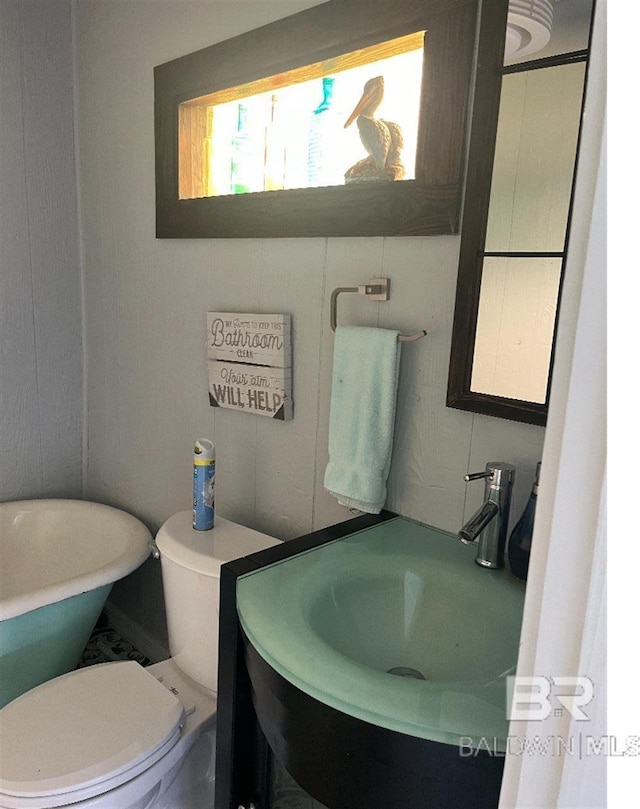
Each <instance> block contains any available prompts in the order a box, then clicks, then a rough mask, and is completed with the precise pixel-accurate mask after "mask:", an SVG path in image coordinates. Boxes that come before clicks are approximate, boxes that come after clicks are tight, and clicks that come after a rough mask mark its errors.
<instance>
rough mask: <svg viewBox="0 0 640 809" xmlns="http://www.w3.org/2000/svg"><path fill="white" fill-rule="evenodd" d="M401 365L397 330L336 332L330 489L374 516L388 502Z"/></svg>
mask: <svg viewBox="0 0 640 809" xmlns="http://www.w3.org/2000/svg"><path fill="white" fill-rule="evenodd" d="M399 366H400V343H399V342H398V332H397V331H389V330H387V329H373V328H361V327H357V326H344V327H339V328H337V329H336V338H335V345H334V349H333V383H332V388H331V413H330V416H329V463H328V464H327V469H326V472H325V476H324V487H325V489H327V491H328V492H329V493H330V494H332V495H334V497H337V498H338V502H340V503H341V504H342V505H345V506H349V507H350V508H356V509H358V510H359V511H365V512H367V513H369V514H378V513H379V512H380V511H381V510H382V508H383V506H384V504H385V500H386V499H387V477H388V476H389V467H390V465H391V451H392V448H393V428H394V421H395V413H396V392H397V388H398V370H399Z"/></svg>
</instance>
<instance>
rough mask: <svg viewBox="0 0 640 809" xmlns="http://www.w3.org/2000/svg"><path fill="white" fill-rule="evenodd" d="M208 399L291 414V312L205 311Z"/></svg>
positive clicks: (270, 414) (247, 409)
mask: <svg viewBox="0 0 640 809" xmlns="http://www.w3.org/2000/svg"><path fill="white" fill-rule="evenodd" d="M207 357H208V366H209V368H208V371H209V403H210V404H211V407H226V408H230V409H231V410H240V411H242V412H244V413H255V414H257V415H259V416H268V417H269V418H272V419H281V420H283V421H286V420H289V419H292V418H293V399H292V397H291V315H263V314H239V313H236V312H208V313H207Z"/></svg>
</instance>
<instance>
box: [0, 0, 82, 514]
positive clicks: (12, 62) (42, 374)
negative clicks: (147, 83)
mask: <svg viewBox="0 0 640 809" xmlns="http://www.w3.org/2000/svg"><path fill="white" fill-rule="evenodd" d="M71 19H72V17H71V3H70V2H68V0H60V2H55V3H51V2H48V0H0V501H3V500H13V499H22V498H28V497H52V496H64V497H77V496H80V494H81V484H82V478H81V470H82V423H83V390H82V341H81V336H82V325H81V287H80V269H79V263H78V238H77V227H78V225H77V209H76V179H75V177H76V175H75V164H74V161H75V156H74V132H73V61H72V45H71V43H72V26H71Z"/></svg>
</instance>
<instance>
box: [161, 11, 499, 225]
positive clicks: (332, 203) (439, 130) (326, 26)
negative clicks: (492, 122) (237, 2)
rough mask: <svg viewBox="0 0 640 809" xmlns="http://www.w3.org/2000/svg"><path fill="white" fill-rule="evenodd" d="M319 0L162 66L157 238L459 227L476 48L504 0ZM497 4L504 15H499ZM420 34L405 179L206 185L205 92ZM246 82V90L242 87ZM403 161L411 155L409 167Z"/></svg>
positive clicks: (228, 89) (490, 44)
mask: <svg viewBox="0 0 640 809" xmlns="http://www.w3.org/2000/svg"><path fill="white" fill-rule="evenodd" d="M482 5H483V11H482V12H481V20H480V26H479V28H478V2H477V0H368V2H366V3H364V2H362V0H329V2H327V3H324V4H322V5H320V6H315V7H313V8H311V9H308V10H307V11H303V12H301V13H299V14H295V15H293V16H291V17H287V18H285V19H282V20H278V21H276V22H274V23H271V24H269V25H266V26H264V27H262V28H258V29H256V30H254V31H250V32H248V33H246V34H241V35H239V36H237V37H234V38H232V39H229V40H226V41H224V42H220V43H217V44H215V45H212V46H210V47H208V48H205V49H203V50H201V51H197V52H195V53H192V54H189V55H187V56H184V57H181V58H179V59H175V60H173V61H171V62H167V63H166V64H163V65H160V66H158V67H156V68H155V70H154V78H155V139H156V235H157V237H158V238H222V237H224V238H229V237H236V238H238V237H260V238H264V237H291V236H420V235H436V234H451V233H456V232H458V229H459V221H460V209H461V199H462V188H463V178H464V172H465V157H466V145H467V144H466V137H467V124H468V118H469V103H470V97H471V91H472V87H473V83H474V78H475V81H476V82H477V81H482V76H483V73H482V70H479V71H478V73H477V76H474V57H475V53H476V50H475V49H476V45H477V42H476V35H477V32H478V30H479V31H480V42H479V54H480V57H479V58H482V55H483V53H485V52H486V53H488V52H490V51H491V50H492V49H493V50H495V49H496V45H495V42H494V41H493V40H492V36H493V37H495V31H496V30H500V28H501V27H502V29H504V11H502V12H501V11H500V9H498V10H496V8H495V6H496V5H497V6H501V5H502V4H500V3H499V4H494V3H484V4H482ZM501 15H502V16H501ZM421 32H425V33H424V46H423V58H422V76H421V90H420V98H419V102H418V103H419V112H418V132H417V144H416V151H415V155H416V156H415V171H413V172H411V173H410V175H408V176H412V179H403V180H398V181H395V182H381V183H375V184H374V183H350V184H344V185H329V186H326V187H313V188H294V189H286V190H268V191H258V192H255V193H243V194H229V193H223V194H219V195H215V196H208V195H207V193H208V192H207V190H206V187H205V186H206V183H205V182H204V180H203V179H202V178H203V175H204V173H205V172H204V170H203V168H202V164H203V150H204V144H205V143H206V140H207V137H208V134H209V128H208V127H209V123H208V113H207V100H208V99H209V100H210V99H211V98H214V99H215V98H218V99H219V98H223V97H225V94H226V95H227V96H229V94H230V96H231V97H234V96H233V94H234V91H236V90H237V88H241V87H243V86H246V85H249V84H251V83H256V82H257V83H258V84H260V83H262V85H263V86H266V87H267V88H268V87H270V86H275V84H274V83H277V82H281V81H282V77H283V74H287V73H289V72H293V71H300V70H301V69H302V70H303V71H304V69H305V68H307V67H308V66H316V68H315V69H316V70H317V65H318V64H321V65H322V64H332V65H334V66H335V64H339V62H340V60H341V59H344V58H345V55H346V54H352V53H353V52H355V51H360V50H362V49H368V48H369V49H370V48H373V49H374V50H375V48H376V46H382V45H383V43H388V42H389V41H391V40H396V39H398V38H400V37H407V36H409V35H415V34H416V33H421ZM243 92H244V91H243ZM411 168H413V166H412V167H411Z"/></svg>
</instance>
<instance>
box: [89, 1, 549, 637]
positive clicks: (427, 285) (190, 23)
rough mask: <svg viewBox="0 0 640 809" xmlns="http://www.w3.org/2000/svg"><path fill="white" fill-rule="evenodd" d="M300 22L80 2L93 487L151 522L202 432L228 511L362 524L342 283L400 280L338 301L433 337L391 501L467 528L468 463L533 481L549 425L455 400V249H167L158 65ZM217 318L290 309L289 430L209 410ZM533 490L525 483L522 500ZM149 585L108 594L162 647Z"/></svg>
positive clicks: (409, 359)
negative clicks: (344, 499)
mask: <svg viewBox="0 0 640 809" xmlns="http://www.w3.org/2000/svg"><path fill="white" fill-rule="evenodd" d="M294 5H297V8H298V9H301V8H303V7H304V6H305V5H307V6H309V5H312V3H310V2H307V3H306V4H305V3H304V1H303V0H301V2H299V3H298V4H294ZM152 7H153V8H152ZM293 10H294V8H293V5H292V3H290V2H277V1H276V0H274V2H272V3H269V4H264V3H261V2H259V0H255V2H250V1H249V0H247V2H244V3H239V4H236V5H235V6H234V14H233V15H225V16H220V15H216V14H215V12H214V11H213V10H212V8H211V7H210V6H209V4H203V3H200V2H186V1H185V2H182V1H181V2H166V3H153V4H143V3H134V4H128V3H117V4H115V3H104V2H103V0H83V2H82V3H80V4H79V5H78V11H77V14H78V25H77V58H78V98H79V110H78V123H79V144H80V154H81V170H80V171H81V175H80V180H81V191H82V194H81V197H82V220H83V231H84V244H83V248H84V254H85V295H86V306H87V341H88V345H87V352H88V358H87V374H88V379H87V391H88V437H89V457H88V474H87V481H88V487H87V493H88V494H89V495H90V496H92V497H95V498H96V499H101V500H106V501H111V502H114V503H116V504H118V505H120V506H122V507H124V508H127V509H128V510H130V511H132V512H133V513H136V514H138V515H140V516H142V517H143V518H144V519H145V520H146V521H147V522H148V523H149V525H151V526H152V527H155V528H157V527H159V526H160V524H161V523H162V522H163V521H164V520H165V519H166V518H167V517H169V516H170V515H171V514H172V513H173V512H175V511H180V510H184V509H188V508H190V502H191V478H190V473H191V453H192V449H193V441H194V439H195V438H196V437H198V436H203V437H205V436H208V437H210V438H212V439H213V440H214V442H215V444H216V453H217V479H216V507H217V509H218V511H219V513H220V514H221V515H222V516H225V517H228V518H229V519H232V520H235V521H237V522H240V523H243V524H245V525H248V526H250V527H252V528H257V529H259V530H262V531H265V532H266V533H269V534H273V535H275V536H277V537H279V538H282V539H288V538H290V537H292V536H296V535H299V534H304V533H306V532H309V531H312V530H315V529H319V528H321V527H323V526H326V525H329V524H332V523H336V522H340V521H343V520H346V519H348V518H349V517H350V516H351V514H350V513H349V511H348V509H345V508H343V507H342V506H340V505H338V503H337V500H336V499H335V498H334V497H331V496H330V495H329V494H327V492H325V490H324V486H323V480H324V472H325V468H326V465H327V460H328V427H329V404H330V396H331V376H332V366H333V333H332V331H331V328H330V325H329V299H330V295H331V291H332V290H333V289H334V287H337V286H352V285H354V286H355V285H358V284H362V283H365V282H366V281H368V280H369V278H371V277H375V276H379V275H386V276H389V277H390V278H391V300H390V301H389V302H387V303H372V302H371V301H368V300H364V299H363V298H362V297H361V296H358V295H347V294H345V295H341V296H340V299H339V306H338V323H339V324H344V325H347V324H348V325H374V326H375V325H380V326H383V327H386V328H395V327H398V328H402V329H403V330H407V331H415V330H417V329H420V328H426V329H428V330H429V336H427V337H426V338H424V340H422V341H420V344H419V345H411V344H409V345H405V346H403V355H404V364H403V365H402V368H401V379H400V388H399V411H398V416H399V418H398V429H397V431H396V452H395V454H394V458H393V463H392V470H391V476H390V481H389V492H390V499H389V505H390V506H391V508H394V509H396V510H398V511H400V512H401V513H403V514H407V515H408V516H410V517H413V518H414V519H418V520H422V521H425V522H432V523H434V524H435V525H437V526H438V527H440V528H444V529H447V530H452V531H454V530H458V528H459V527H460V526H461V525H462V523H463V520H464V518H465V515H468V514H470V512H471V511H473V510H474V509H475V508H477V506H478V505H479V504H480V501H481V499H482V491H483V486H482V484H481V483H480V484H479V485H477V486H471V485H467V484H465V482H464V479H463V478H464V474H465V473H466V472H467V471H468V466H469V464H470V463H473V465H474V467H476V468H483V467H484V464H485V463H486V462H487V461H489V460H504V461H507V462H509V461H511V459H512V454H513V453H512V451H511V449H510V447H511V446H516V447H517V448H518V459H519V460H520V461H523V462H524V460H526V463H527V470H529V469H535V462H536V461H537V460H539V458H540V452H541V448H542V440H543V437H544V430H543V429H541V428H528V427H526V426H523V425H519V424H516V423H510V422H507V421H504V420H502V419H490V418H481V417H477V416H474V415H473V414H470V413H465V412H463V411H457V410H452V409H449V408H446V406H445V397H446V378H447V369H448V363H449V350H450V340H451V326H452V319H453V300H454V291H455V284H456V272H457V262H458V251H459V239H458V238H457V237H437V238H417V239H383V238H371V239H366V238H342V239H338V238H336V239H293V240H287V239H264V240H261V239H217V240H216V239H214V240H197V239H191V240H180V239H177V240H157V239H155V231H154V225H155V222H154V216H155V208H154V204H155V199H154V173H153V171H154V165H153V142H154V140H153V81H152V75H153V66H154V65H158V64H162V63H163V62H166V61H168V60H169V59H172V58H175V57H177V56H180V55H182V54H187V53H190V52H192V51H194V50H197V49H198V48H202V47H205V46H206V45H209V44H211V43H212V42H214V41H219V40H221V39H225V38H228V37H229V36H231V35H232V34H236V33H239V32H240V31H242V30H250V29H252V28H255V27H256V25H258V24H260V23H261V22H266V21H267V18H269V17H270V18H271V19H276V18H277V17H278V16H286V15H287V14H290V13H292V12H293ZM207 311H227V312H234V311H235V312H251V311H255V312H259V311H264V312H287V313H290V314H291V319H292V341H293V389H294V402H295V415H294V418H293V420H292V421H290V422H280V423H275V422H273V421H272V420H271V419H265V418H262V417H259V416H247V415H246V414H242V413H236V412H234V411H232V410H223V409H221V408H212V407H210V406H209V401H208V392H207V377H206V341H205V339H204V324H205V322H206V313H207ZM519 435H523V436H524V438H523V439H522V440H521V441H519V440H518V436H519ZM478 465H479V466H478ZM532 482H533V476H531V479H530V480H529V479H527V475H526V474H525V475H523V476H522V477H521V478H520V482H519V483H518V484H517V485H518V486H519V487H521V488H522V490H523V492H524V493H525V494H524V497H526V496H527V495H528V491H527V490H528V489H529V488H530V485H531V483H532ZM214 530H215V529H214ZM155 571H156V567H154V564H153V563H148V564H147V565H146V566H145V567H144V568H143V569H142V570H141V571H140V572H139V575H136V576H135V577H132V578H131V580H130V581H123V582H120V583H118V584H117V585H116V586H115V587H114V590H113V593H112V596H111V599H112V602H113V603H114V604H116V605H117V606H118V605H119V606H121V607H122V609H123V610H124V611H126V612H127V614H129V615H130V616H131V617H132V619H133V620H138V621H139V622H140V623H141V624H142V625H143V626H144V627H145V628H146V630H147V631H148V632H149V633H150V634H157V635H158V636H160V635H159V633H161V632H162V620H163V600H162V590H161V587H160V586H159V577H158V576H157V575H156V573H155Z"/></svg>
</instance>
